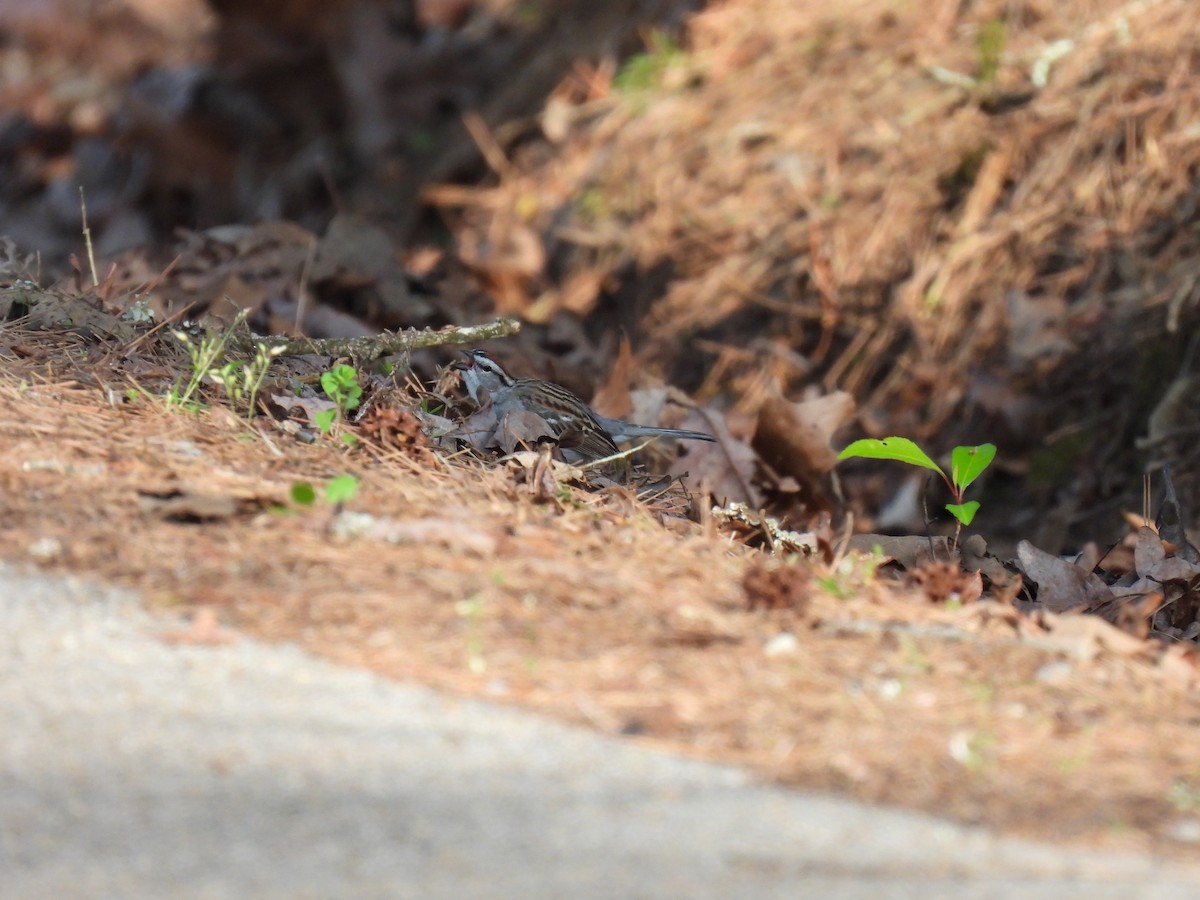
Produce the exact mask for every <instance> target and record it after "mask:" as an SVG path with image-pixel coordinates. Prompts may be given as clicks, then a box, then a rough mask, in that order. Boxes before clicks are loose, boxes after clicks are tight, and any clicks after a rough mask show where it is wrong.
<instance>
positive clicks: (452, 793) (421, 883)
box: [0, 566, 1200, 900]
mask: <svg viewBox="0 0 1200 900" xmlns="http://www.w3.org/2000/svg"><path fill="white" fill-rule="evenodd" d="M165 627H166V626H164V624H163V623H162V622H161V620H157V619H153V618H151V617H149V616H148V615H147V614H146V613H145V612H144V611H143V610H142V609H141V608H140V607H139V606H138V604H137V603H136V602H135V600H134V599H133V598H130V597H128V596H121V595H120V594H119V593H117V592H114V591H109V590H104V589H99V588H96V587H94V586H89V585H86V584H82V583H79V582H75V581H71V580H63V579H53V580H51V579H47V578H44V577H41V576H26V575H21V574H18V573H17V571H16V570H14V569H12V568H5V567H2V566H0V897H3V898H5V900H7V898H42V897H47V898H48V897H54V898H61V897H87V898H90V897H104V898H108V897H122V898H140V897H186V898H191V897H196V898H208V897H211V898H227V897H228V898H234V897H236V898H243V897H251V896H253V897H288V898H293V897H295V898H308V897H312V898H333V897H353V898H371V897H414V898H418V897H419V898H440V897H447V898H476V897H478V898H489V897H521V898H535V900H536V898H567V897H569V898H590V897H596V898H627V897H646V898H675V897H681V898H682V897H686V898H707V897H713V898H733V897H738V898H743V897H745V898H757V897H788V898H792V897H798V896H807V897H822V898H839V897H844V898H860V897H861V898H867V897H870V898H877V897H921V898H936V897H961V896H966V895H970V896H971V897H995V898H1008V897H1013V898H1016V897H1021V898H1027V897H1062V896H1070V895H1074V894H1080V895H1082V894H1084V893H1086V894H1087V896H1089V897H1114V898H1115V897H1121V898H1126V897H1164V898H1167V897H1185V896H1195V895H1196V889H1195V888H1194V886H1195V885H1200V869H1193V870H1185V869H1181V868H1178V867H1167V866H1162V865H1160V864H1156V863H1155V862H1154V861H1153V860H1150V859H1145V858H1140V857H1135V856H1129V857H1121V856H1113V855H1103V856H1101V855H1087V854H1081V853H1075V852H1065V851H1060V850H1057V849H1054V848H1045V847H1039V846H1033V845H1029V844H1023V843H1020V842H1017V841H1012V840H1002V839H998V838H995V837H993V836H990V835H988V834H986V833H984V832H981V831H978V830H967V829H963V828H960V827H957V826H954V825H951V824H948V823H944V822H939V821H937V820H935V819H932V818H929V817H926V816H920V815H914V814H909V813H901V812H894V811H888V810H880V809H875V808H869V807H865V806H861V805H858V804H855V803H851V802H848V801H842V800H837V799H830V798H826V797H819V796H812V795H806V794H801V793H796V792H792V791H786V790H782V789H779V788H774V787H769V786H761V785H756V784H755V783H753V781H752V780H751V779H750V778H749V777H748V776H746V775H745V774H743V773H742V772H740V771H738V770H736V769H731V768H727V767H721V766H714V765H706V764H701V763H696V762H690V761H685V760H679V759H675V758H672V757H668V756H665V755H661V754H657V753H653V752H649V751H645V750H642V749H639V748H637V747H634V746H631V745H629V744H625V743H621V742H619V741H615V740H610V739H607V738H604V737H599V736H596V735H594V734H591V733H588V732H584V731H580V730H576V729H572V728H567V727H564V726H560V725H557V724H555V723H551V722H546V721H543V720H541V719H539V718H537V717H535V716H532V715H527V714H523V713H520V712H516V711H512V710H507V709H502V708H497V707H493V706H490V705H487V704H484V703H476V702H462V701H458V700H453V699H448V698H444V697H441V696H439V695H437V694H434V693H432V692H430V691H427V690H424V689H421V688H417V687H411V686H406V685H401V684H394V683H390V682H386V681H383V680H381V679H379V678H375V677H373V676H371V675H369V674H366V673H363V672H360V671H355V670H350V669H344V668H339V667H337V666H333V665H330V664H328V663H325V662H322V661H320V660H317V659H313V658H311V657H309V656H306V655H305V654H303V653H301V652H299V651H298V650H296V649H294V648H287V647H270V646H265V645H262V644H258V643H255V642H253V641H250V640H246V639H241V640H239V641H237V642H236V643H235V644H233V645H229V646H223V647H215V648H214V647H187V646H184V647H179V646H171V645H169V644H167V643H165V642H164V641H162V640H160V639H159V638H158V637H156V634H158V633H161V632H162V631H163V630H164V628H165Z"/></svg>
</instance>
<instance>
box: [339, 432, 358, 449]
mask: <svg viewBox="0 0 1200 900" xmlns="http://www.w3.org/2000/svg"><path fill="white" fill-rule="evenodd" d="M342 443H343V444H345V445H346V446H347V447H353V446H354V445H355V444H357V443H358V436H357V435H353V434H343V435H342Z"/></svg>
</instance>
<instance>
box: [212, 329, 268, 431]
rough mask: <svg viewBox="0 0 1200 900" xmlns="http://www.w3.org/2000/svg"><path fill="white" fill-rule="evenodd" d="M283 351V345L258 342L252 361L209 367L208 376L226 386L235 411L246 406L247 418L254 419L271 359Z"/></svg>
mask: <svg viewBox="0 0 1200 900" xmlns="http://www.w3.org/2000/svg"><path fill="white" fill-rule="evenodd" d="M282 352H283V348H282V347H267V345H266V344H258V345H257V346H256V347H255V349H254V359H252V360H250V362H242V361H241V360H231V361H230V362H227V363H225V365H223V366H220V367H219V368H213V369H209V370H208V377H209V378H211V379H212V380H213V381H215V382H216V383H217V384H219V385H221V387H223V388H225V397H226V399H227V400H228V401H229V405H230V406H231V407H232V408H233V409H234V411H237V410H238V409H239V408H242V407H244V408H245V410H246V418H247V419H253V418H254V406H255V404H256V403H257V402H258V392H259V391H260V390H261V389H262V385H263V382H264V381H265V380H266V378H267V370H268V369H270V368H271V360H272V359H274V358H275V357H276V356H278V355H279V354H280V353H282Z"/></svg>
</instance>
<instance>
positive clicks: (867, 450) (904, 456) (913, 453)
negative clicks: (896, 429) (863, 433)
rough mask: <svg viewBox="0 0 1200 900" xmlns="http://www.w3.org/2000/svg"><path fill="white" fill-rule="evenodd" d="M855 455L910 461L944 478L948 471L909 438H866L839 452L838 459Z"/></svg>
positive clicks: (911, 463)
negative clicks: (944, 470)
mask: <svg viewBox="0 0 1200 900" xmlns="http://www.w3.org/2000/svg"><path fill="white" fill-rule="evenodd" d="M854 456H860V457H862V458H863V459H894V460H896V461H897V462H903V463H908V464H909V465H910V466H920V467H921V468H923V469H933V471H935V472H937V473H938V474H939V475H941V476H942V477H943V478H945V477H946V473H945V472H943V471H942V467H941V466H939V465H938V464H937V463H935V462H934V461H933V460H932V459H930V458H929V456H928V455H927V454H926V453H925V451H924V450H922V449H921V448H920V447H918V446H917V445H916V444H914V443H913V442H912V441H910V440H909V439H908V438H902V437H890V438H883V439H882V440H880V439H878V438H866V439H865V440H861V441H855V442H854V443H853V444H851V445H850V446H849V447H847V448H846V449H845V450H843V451H842V452H841V453H839V454H838V459H850V458H851V457H854Z"/></svg>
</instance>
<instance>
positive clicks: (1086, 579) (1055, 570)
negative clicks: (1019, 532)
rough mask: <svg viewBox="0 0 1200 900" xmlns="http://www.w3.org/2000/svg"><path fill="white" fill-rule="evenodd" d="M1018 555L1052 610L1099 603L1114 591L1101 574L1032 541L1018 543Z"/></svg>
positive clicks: (1040, 600) (1044, 603)
mask: <svg viewBox="0 0 1200 900" xmlns="http://www.w3.org/2000/svg"><path fill="white" fill-rule="evenodd" d="M1017 556H1018V557H1019V558H1020V560H1021V567H1022V569H1024V571H1025V575H1026V576H1027V577H1026V580H1027V581H1030V582H1033V583H1035V584H1037V586H1038V595H1037V600H1038V603H1039V604H1040V605H1041V606H1043V607H1044V608H1045V609H1047V610H1049V611H1050V612H1055V613H1061V612H1067V611H1068V610H1074V609H1082V608H1085V607H1096V606H1099V605H1101V604H1102V603H1106V602H1110V601H1111V600H1112V599H1113V593H1112V591H1111V590H1109V588H1108V586H1107V585H1106V584H1105V583H1104V582H1103V581H1101V580H1100V579H1099V577H1098V576H1096V575H1095V574H1093V573H1091V572H1085V571H1083V570H1082V569H1080V568H1079V567H1078V566H1075V565H1072V564H1071V563H1069V562H1066V561H1065V560H1062V559H1059V558H1058V557H1057V556H1051V555H1050V554H1049V553H1046V552H1045V551H1043V550H1039V549H1038V548H1037V547H1035V546H1033V544H1031V543H1029V541H1021V542H1020V543H1019V544H1017Z"/></svg>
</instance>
